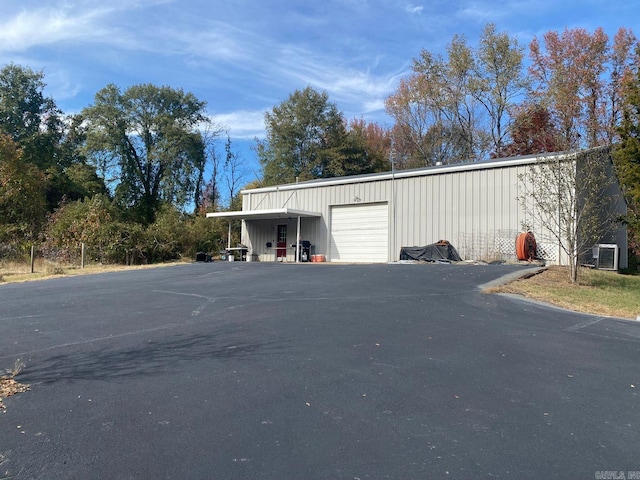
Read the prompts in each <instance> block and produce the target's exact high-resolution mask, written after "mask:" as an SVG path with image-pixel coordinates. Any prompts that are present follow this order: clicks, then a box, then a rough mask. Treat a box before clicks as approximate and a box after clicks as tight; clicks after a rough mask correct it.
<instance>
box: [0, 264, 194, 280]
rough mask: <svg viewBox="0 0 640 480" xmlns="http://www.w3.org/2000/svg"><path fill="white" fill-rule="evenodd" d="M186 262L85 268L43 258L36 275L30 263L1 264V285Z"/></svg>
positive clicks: (35, 267)
mask: <svg viewBox="0 0 640 480" xmlns="http://www.w3.org/2000/svg"><path fill="white" fill-rule="evenodd" d="M182 263H184V262H170V263H156V264H152V265H132V266H126V265H102V264H89V265H85V268H80V267H79V266H78V265H69V264H62V263H57V262H51V261H48V260H44V259H42V258H40V259H38V260H36V263H35V265H34V273H31V265H30V264H29V263H20V262H0V283H16V282H28V281H31V280H43V279H47V278H52V277H56V276H63V275H90V274H94V273H105V272H116V271H122V270H136V269H143V268H156V267H162V266H171V265H179V264H182Z"/></svg>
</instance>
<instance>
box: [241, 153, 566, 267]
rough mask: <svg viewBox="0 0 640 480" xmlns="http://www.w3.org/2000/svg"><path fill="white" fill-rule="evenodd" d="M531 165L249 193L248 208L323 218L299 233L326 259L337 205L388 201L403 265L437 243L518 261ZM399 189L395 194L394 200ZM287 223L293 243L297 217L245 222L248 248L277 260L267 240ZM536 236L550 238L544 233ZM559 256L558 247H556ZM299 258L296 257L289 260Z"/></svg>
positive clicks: (473, 255)
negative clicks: (522, 183) (415, 249)
mask: <svg viewBox="0 0 640 480" xmlns="http://www.w3.org/2000/svg"><path fill="white" fill-rule="evenodd" d="M526 168H527V166H526V165H516V166H506V165H505V166H503V167H501V166H499V164H498V166H496V165H495V164H493V165H491V167H490V168H486V167H485V168H478V169H473V170H460V171H446V170H445V171H443V172H442V173H440V172H438V171H428V170H425V171H424V172H423V173H422V174H420V175H414V176H402V172H399V173H398V175H397V176H395V177H394V178H389V177H388V176H387V178H385V179H382V180H375V181H371V178H365V179H360V180H359V179H357V178H354V179H353V183H345V184H332V183H331V182H330V181H327V182H318V183H315V184H304V183H303V184H300V185H288V186H282V187H281V188H279V189H275V188H274V189H258V190H255V191H247V192H245V194H244V196H243V210H262V209H272V208H283V207H289V208H293V209H300V210H306V211H313V212H319V213H321V215H322V217H320V218H302V220H301V236H302V238H303V239H305V240H310V241H311V242H312V244H314V246H315V253H318V254H324V255H328V253H329V246H330V236H329V234H330V232H329V231H328V229H329V225H330V211H331V206H334V205H358V204H361V205H362V204H368V203H378V202H387V203H388V204H389V207H390V219H389V222H390V225H389V232H390V234H389V235H390V238H389V260H390V261H394V260H397V259H398V257H399V253H400V248H401V247H405V246H422V245H427V244H430V243H434V242H436V241H438V240H448V241H450V242H451V243H452V244H453V245H454V246H455V247H456V248H457V249H458V251H459V253H460V255H461V256H462V258H464V259H468V260H485V261H491V260H497V259H503V260H507V259H513V258H515V246H514V245H515V237H516V235H517V234H518V232H520V231H521V229H522V226H523V224H525V223H526V222H527V215H526V214H525V212H524V209H523V208H521V206H520V205H519V203H518V195H519V191H518V184H519V180H518V175H520V174H523V173H524V172H525V170H526ZM394 192H395V195H394ZM282 223H286V224H287V225H288V239H287V240H288V243H295V241H296V238H295V235H296V226H297V218H291V219H288V220H280V221H275V220H274V221H249V222H246V224H245V228H244V233H243V243H245V244H249V243H251V245H249V246H250V247H252V249H253V251H254V253H256V254H258V255H259V256H260V257H259V258H260V260H269V259H271V260H273V258H274V254H270V252H269V251H268V250H267V249H266V243H267V242H271V243H272V245H275V235H276V230H277V225H278V224H282ZM536 238H537V239H538V240H539V241H541V242H542V243H545V242H546V243H550V242H551V246H552V247H553V243H552V240H550V238H548V236H547V235H545V234H544V232H538V233H537V235H536ZM551 249H552V250H553V252H555V257H556V258H552V259H550V260H552V261H553V260H555V259H557V247H555V248H551ZM290 258H291V259H293V258H294V257H293V252H292V256H291V257H290Z"/></svg>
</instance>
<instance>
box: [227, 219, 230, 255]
mask: <svg viewBox="0 0 640 480" xmlns="http://www.w3.org/2000/svg"><path fill="white" fill-rule="evenodd" d="M227 248H231V220H229V233H228V234H227Z"/></svg>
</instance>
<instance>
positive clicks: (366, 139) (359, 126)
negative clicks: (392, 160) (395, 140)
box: [347, 118, 391, 173]
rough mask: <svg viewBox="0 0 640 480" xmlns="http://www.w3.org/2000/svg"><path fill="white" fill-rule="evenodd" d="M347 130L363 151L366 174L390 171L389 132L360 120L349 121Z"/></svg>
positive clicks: (374, 124) (375, 124)
mask: <svg viewBox="0 0 640 480" xmlns="http://www.w3.org/2000/svg"><path fill="white" fill-rule="evenodd" d="M347 130H348V132H349V135H350V136H352V137H354V138H355V139H357V140H356V141H357V142H359V144H361V145H362V148H363V149H364V151H365V155H366V167H365V168H366V170H367V173H374V172H386V171H388V170H390V169H391V165H390V164H389V154H390V151H391V132H390V131H389V130H387V129H385V128H383V127H382V126H380V125H379V124H377V123H375V122H367V121H365V120H364V119H362V118H359V119H353V120H351V121H350V122H349V125H348V127H347ZM363 173H364V172H363Z"/></svg>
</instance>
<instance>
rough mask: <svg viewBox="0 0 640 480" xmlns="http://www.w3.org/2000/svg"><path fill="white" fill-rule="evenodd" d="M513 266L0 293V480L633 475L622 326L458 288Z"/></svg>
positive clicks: (36, 286) (238, 266) (637, 349)
mask: <svg viewBox="0 0 640 480" xmlns="http://www.w3.org/2000/svg"><path fill="white" fill-rule="evenodd" d="M524 268H526V267H519V266H506V265H495V266H488V265H462V264H459V265H439V264H436V265H406V264H395V265H323V264H300V265H295V264H287V265H285V264H276V263H273V264H266V263H239V262H214V263H198V264H191V265H183V266H175V267H166V268H157V269H149V270H138V271H128V272H121V273H106V274H100V275H90V276H82V277H67V278H58V279H53V280H46V281H38V282H31V283H24V284H8V285H0V369H5V368H10V367H11V366H13V364H14V362H15V360H16V359H21V360H22V361H23V362H24V363H25V368H24V370H23V372H22V373H21V374H20V375H19V376H18V380H20V381H22V382H24V383H28V384H30V385H31V391H29V392H26V393H23V394H20V395H16V396H13V397H10V398H8V399H6V400H5V404H6V406H7V409H6V411H5V412H4V413H2V414H0V479H5V478H24V479H27V478H28V479H32V478H33V479H88V478H91V479H103V478H104V479H162V478H167V479H169V478H180V479H183V478H185V479H278V480H282V479H365V478H369V479H381V478H392V479H432V478H458V479H477V478H509V479H513V478H518V479H521V478H532V479H534V478H535V479H540V478H545V479H568V478H571V479H593V478H599V476H600V478H605V477H604V476H602V475H608V474H610V473H611V472H615V474H616V475H618V474H619V473H621V472H622V473H624V474H625V478H630V476H631V475H633V474H634V472H636V473H638V476H639V478H640V454H639V445H640V395H639V393H640V367H639V366H640V323H636V322H629V321H621V320H617V319H610V318H602V317H594V316H589V315H581V314H576V313H571V312H566V311H562V310H558V309H553V308H548V307H545V306H542V305H539V304H535V303H530V302H525V301H521V300H517V299H513V298H508V297H504V296H495V295H486V294H483V293H481V291H480V289H479V288H478V287H479V285H483V284H486V283H488V282H490V281H492V280H495V279H497V278H499V277H502V276H503V275H506V274H510V273H513V272H516V271H522V270H523V269H524ZM608 478H616V477H608Z"/></svg>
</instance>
